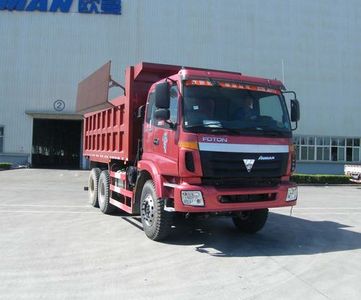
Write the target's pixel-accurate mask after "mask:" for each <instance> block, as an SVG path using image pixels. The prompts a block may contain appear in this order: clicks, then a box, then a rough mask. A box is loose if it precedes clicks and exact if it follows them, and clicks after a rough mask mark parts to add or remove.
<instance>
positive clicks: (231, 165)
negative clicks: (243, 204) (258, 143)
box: [200, 151, 288, 179]
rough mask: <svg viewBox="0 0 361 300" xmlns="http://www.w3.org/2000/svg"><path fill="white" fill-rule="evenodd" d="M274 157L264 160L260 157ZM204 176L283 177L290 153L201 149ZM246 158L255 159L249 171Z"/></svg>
mask: <svg viewBox="0 0 361 300" xmlns="http://www.w3.org/2000/svg"><path fill="white" fill-rule="evenodd" d="M261 156H262V157H274V159H272V160H263V159H260V157H261ZM200 157H201V162H202V171H203V176H204V177H206V178H223V179H225V178H254V179H255V178H269V177H272V178H275V177H281V176H282V175H283V174H284V173H285V171H286V168H287V161H288V153H228V152H213V151H200ZM245 159H253V160H254V164H253V167H252V169H251V170H250V171H249V172H248V171H247V168H246V166H245V164H244V161H243V160H245Z"/></svg>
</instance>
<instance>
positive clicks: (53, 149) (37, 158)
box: [32, 119, 81, 169]
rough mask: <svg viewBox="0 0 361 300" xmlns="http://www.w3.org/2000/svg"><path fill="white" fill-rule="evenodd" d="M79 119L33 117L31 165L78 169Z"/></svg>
mask: <svg viewBox="0 0 361 300" xmlns="http://www.w3.org/2000/svg"><path fill="white" fill-rule="evenodd" d="M80 140H81V121H79V120H50V119H34V123H33V148H32V166H33V167H35V168H54V169H55V168H59V169H79V167H80Z"/></svg>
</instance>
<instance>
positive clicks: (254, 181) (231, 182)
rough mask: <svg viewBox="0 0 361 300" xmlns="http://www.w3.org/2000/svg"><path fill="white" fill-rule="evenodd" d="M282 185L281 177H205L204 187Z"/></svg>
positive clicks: (203, 180) (203, 179)
mask: <svg viewBox="0 0 361 300" xmlns="http://www.w3.org/2000/svg"><path fill="white" fill-rule="evenodd" d="M280 183H281V178H280V177H275V178H273V177H265V178H262V177H254V178H209V177H203V178H202V184H203V185H211V186H219V187H225V188H227V187H229V188H233V187H234V188H236V187H247V188H252V187H275V186H277V185H279V184H280Z"/></svg>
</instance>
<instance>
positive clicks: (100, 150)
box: [77, 63, 181, 163]
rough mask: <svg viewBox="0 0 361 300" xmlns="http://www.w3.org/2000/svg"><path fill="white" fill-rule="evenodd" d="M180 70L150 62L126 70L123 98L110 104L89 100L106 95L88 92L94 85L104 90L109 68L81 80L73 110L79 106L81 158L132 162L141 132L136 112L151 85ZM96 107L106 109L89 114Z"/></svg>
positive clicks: (104, 100) (98, 160)
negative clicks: (82, 127) (81, 136)
mask: <svg viewBox="0 0 361 300" xmlns="http://www.w3.org/2000/svg"><path fill="white" fill-rule="evenodd" d="M180 69H181V67H180V66H173V65H163V64H153V63H140V64H138V65H136V66H131V67H128V68H127V69H126V74H125V75H126V76H125V86H124V88H125V95H124V96H120V97H117V98H114V99H113V100H111V101H108V99H91V97H92V95H107V94H108V93H107V92H106V93H105V92H104V91H100V92H99V91H94V92H93V93H90V92H89V91H93V90H94V86H99V88H101V89H104V88H108V86H109V85H110V83H111V78H110V75H109V74H108V75H107V73H106V72H104V70H110V67H108V66H107V67H105V66H103V67H101V68H100V69H99V70H98V71H96V72H94V73H93V74H92V75H90V76H89V77H88V78H86V79H85V80H83V81H82V82H81V83H80V84H79V87H78V98H77V102H78V103H77V107H81V110H82V111H83V112H84V129H83V155H84V156H87V157H89V159H90V160H91V161H96V162H102V163H108V162H110V161H111V160H122V161H125V162H126V161H134V160H135V157H136V152H137V144H138V139H140V138H141V133H142V131H141V128H142V120H140V119H137V118H136V112H137V110H138V109H139V107H140V106H142V105H145V104H146V101H147V95H148V91H149V88H150V87H151V85H152V84H153V83H155V82H157V81H159V80H161V79H162V78H166V77H168V76H171V75H174V74H176V73H177V72H178V71H179V70H180ZM97 72H98V73H97ZM108 72H109V71H108ZM99 74H100V76H99V81H100V82H101V84H99V85H97V82H96V80H95V79H94V78H96V77H97V76H98V75H99ZM104 78H105V79H104ZM104 81H106V84H104ZM87 86H88V88H87ZM102 97H103V96H102ZM87 102H89V107H87V105H86V103H87ZM109 106H110V107H109ZM98 107H108V108H105V109H102V110H96V111H92V108H98ZM80 112H81V111H80Z"/></svg>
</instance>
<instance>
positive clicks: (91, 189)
mask: <svg viewBox="0 0 361 300" xmlns="http://www.w3.org/2000/svg"><path fill="white" fill-rule="evenodd" d="M100 172H101V171H100V169H99V168H93V169H91V171H90V174H89V179H88V194H89V202H90V204H91V205H92V206H94V207H98V206H99V204H98V181H99V176H100Z"/></svg>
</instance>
